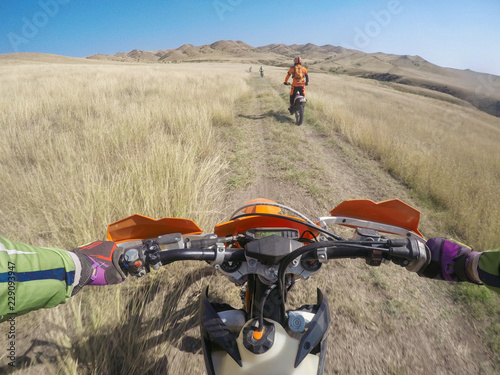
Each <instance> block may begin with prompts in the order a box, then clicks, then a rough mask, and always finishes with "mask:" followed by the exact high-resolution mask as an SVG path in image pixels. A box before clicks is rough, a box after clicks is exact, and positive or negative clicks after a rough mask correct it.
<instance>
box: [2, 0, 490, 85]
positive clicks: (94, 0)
mask: <svg viewBox="0 0 500 375" xmlns="http://www.w3.org/2000/svg"><path fill="white" fill-rule="evenodd" d="M499 21H500V1H499V0H478V1H476V2H473V1H471V0H468V1H465V0H454V1H452V0H351V1H348V0H343V1H338V0H328V1H327V0H319V1H308V2H307V1H302V2H293V1H282V0H266V1H263V0H253V1H251V0H196V1H190V0H186V1H181V0H177V1H167V0H143V1H138V0H134V1H131V0H120V1H111V0H108V1H107V0H85V1H84V0H1V3H0V53H10V52H43V53H52V54H59V55H66V56H75V57H84V56H89V55H92V54H95V53H104V54H113V53H116V52H128V51H130V50H133V49H142V50H149V51H152V50H158V49H168V48H176V47H179V46H181V45H182V44H185V43H190V44H194V45H203V44H210V43H213V42H215V41H217V40H242V41H244V42H246V43H248V44H250V45H252V46H254V47H258V46H263V45H266V44H271V43H284V44H305V43H314V44H317V45H323V44H332V45H335V46H343V47H347V48H353V49H357V50H360V51H364V52H385V53H395V54H407V55H419V56H421V57H423V58H425V59H426V60H429V61H430V62H433V63H435V64H438V65H441V66H447V67H454V68H459V69H466V68H469V69H472V70H476V71H481V72H488V73H493V74H497V75H500V42H499V41H500V22H499ZM303 57H304V58H305V59H307V56H303Z"/></svg>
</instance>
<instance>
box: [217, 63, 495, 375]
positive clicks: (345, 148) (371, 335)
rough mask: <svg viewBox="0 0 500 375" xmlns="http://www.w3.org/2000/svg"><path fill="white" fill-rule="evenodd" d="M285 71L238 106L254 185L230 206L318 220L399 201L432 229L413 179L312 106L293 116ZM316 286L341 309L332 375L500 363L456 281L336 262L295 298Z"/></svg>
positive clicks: (232, 192)
mask: <svg viewBox="0 0 500 375" xmlns="http://www.w3.org/2000/svg"><path fill="white" fill-rule="evenodd" d="M280 74H281V73H280V72H277V73H276V74H275V75H273V74H272V73H271V74H269V75H266V78H264V79H260V78H251V79H250V80H249V85H250V86H251V88H252V90H253V95H252V96H251V97H249V98H247V99H245V100H244V101H243V102H242V103H241V105H240V107H239V108H238V114H237V117H236V121H235V124H234V125H233V127H234V128H235V129H237V131H236V132H235V133H236V134H238V137H240V138H239V139H238V141H237V142H233V144H234V145H236V146H237V147H243V148H245V149H246V150H248V151H249V152H248V153H247V154H246V157H245V160H244V163H245V165H246V168H247V172H246V173H247V176H249V178H248V179H247V183H246V184H245V186H240V187H236V188H233V189H229V191H228V199H227V202H228V207H230V209H234V208H236V207H238V206H239V205H242V204H243V203H244V202H246V201H248V200H250V199H255V198H268V199H271V200H274V201H277V202H279V203H283V204H285V205H288V206H290V207H293V208H295V209H297V210H299V211H301V212H303V213H304V214H306V215H308V216H309V217H311V218H316V217H317V216H322V215H327V214H328V211H329V210H330V209H332V208H333V207H334V206H336V205H337V204H339V203H340V202H342V201H343V200H346V199H360V198H365V199H371V200H374V201H381V200H386V199H391V198H399V199H401V200H403V201H404V202H406V203H408V204H410V205H412V206H414V207H416V208H417V209H420V211H421V213H422V215H421V224H422V225H421V229H422V231H423V232H424V234H425V233H426V232H427V233H429V232H430V233H432V232H433V230H434V224H433V222H432V217H431V215H428V214H426V213H425V212H426V208H424V207H421V204H419V202H418V201H416V200H415V199H414V198H413V197H412V195H411V192H410V191H409V190H408V189H407V188H406V186H405V185H403V184H402V183H400V182H399V181H398V180H396V179H394V178H393V177H391V176H390V175H389V174H388V173H387V172H386V171H385V170H384V169H383V168H382V167H381V166H380V164H379V163H378V162H377V161H376V160H373V159H372V158H370V157H369V156H368V155H367V154H366V153H363V152H361V151H360V150H359V149H357V148H356V147H354V146H352V145H351V144H349V143H348V142H347V141H346V140H344V139H343V138H342V137H341V136H339V135H335V134H334V135H327V134H324V133H322V132H321V131H320V130H318V129H320V127H315V126H314V122H315V121H318V120H317V119H316V116H315V114H314V113H313V112H312V108H311V107H306V117H305V120H304V124H303V125H302V126H296V125H295V124H294V123H293V119H292V117H291V116H289V114H288V111H287V104H288V103H287V95H286V94H287V93H283V91H281V90H282V88H281V87H280V85H279V82H280ZM236 151H237V150H236V149H234V148H233V149H232V150H231V152H233V153H234V152H236ZM336 231H337V232H339V231H338V230H336ZM349 233H350V232H349ZM339 234H341V235H344V236H346V234H345V232H344V231H341V232H340V233H339ZM316 287H319V288H321V289H322V290H323V291H324V292H325V294H326V295H327V296H328V299H329V301H330V313H331V316H332V323H331V326H330V339H329V346H328V352H327V357H326V364H325V374H383V373H394V374H395V373H397V374H410V373H411V374H427V373H437V372H439V373H453V374H469V373H481V372H482V371H483V370H482V366H485V367H484V368H485V369H493V368H494V367H493V365H492V364H491V363H492V362H491V358H490V357H489V354H488V351H487V349H485V348H484V346H483V347H481V346H478V345H477V343H478V342H481V336H480V334H478V333H477V332H476V331H474V329H473V327H472V326H471V325H464V324H463V322H464V321H466V320H467V319H468V318H467V315H466V313H464V311H463V309H462V308H461V307H460V306H457V305H456V304H454V303H453V301H452V299H451V298H450V296H449V292H448V290H449V289H447V288H450V286H448V285H443V284H440V283H436V282H433V281H428V280H425V279H420V278H419V277H418V276H417V275H415V274H413V273H410V272H407V271H406V270H404V269H402V268H400V267H398V266H396V265H393V264H391V265H384V266H381V267H378V268H373V267H369V266H366V265H365V264H364V263H363V262H362V261H359V260H358V261H351V260H341V261H331V262H330V264H328V265H327V268H326V269H325V270H324V271H323V272H322V273H320V274H318V275H316V276H315V277H313V278H312V279H311V280H310V281H308V282H302V283H299V284H298V285H297V286H296V288H294V291H293V292H292V293H291V295H290V304H291V305H294V304H297V305H301V304H303V303H315V300H314V299H315V298H314V296H315V295H316ZM287 307H288V308H290V306H287ZM443 316H448V318H447V319H446V320H443V319H442V317H443ZM469 319H470V317H469ZM423 322H425V324H424V323H423ZM465 337H467V341H464V340H465ZM446 342H448V343H452V342H454V343H456V342H464V345H467V348H468V349H467V351H464V350H462V352H463V353H462V354H461V355H460V356H459V355H458V354H456V353H454V352H453V351H451V352H450V351H449V350H447V347H448V346H447V345H443V343H446ZM457 350H459V349H457ZM459 351H460V350H459ZM485 373H487V371H486V372H485Z"/></svg>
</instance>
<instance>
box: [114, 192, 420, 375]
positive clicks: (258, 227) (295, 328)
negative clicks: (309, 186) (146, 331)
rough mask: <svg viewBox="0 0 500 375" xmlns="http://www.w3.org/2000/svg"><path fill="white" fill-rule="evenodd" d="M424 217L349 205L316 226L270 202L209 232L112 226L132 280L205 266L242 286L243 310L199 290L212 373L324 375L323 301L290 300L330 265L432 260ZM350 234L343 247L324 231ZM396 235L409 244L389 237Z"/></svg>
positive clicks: (172, 221)
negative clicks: (298, 303)
mask: <svg viewBox="0 0 500 375" xmlns="http://www.w3.org/2000/svg"><path fill="white" fill-rule="evenodd" d="M419 217H420V213H419V212H418V211H417V210H415V209H413V208H412V207H410V206H408V205H406V204H405V203H403V202H401V201H399V200H397V199H393V200H389V201H384V202H380V203H374V202H372V201H369V200H350V201H345V202H343V203H341V204H340V205H338V206H337V207H335V208H334V209H333V210H332V211H330V216H326V217H320V218H318V219H317V220H316V221H312V220H310V219H308V218H307V217H306V216H304V215H303V214H301V213H300V212H298V211H296V210H294V209H292V208H290V207H287V206H284V205H282V204H278V203H275V202H273V201H270V200H267V199H256V200H253V201H250V202H248V203H247V204H245V205H243V206H242V207H240V208H238V209H237V210H236V211H235V212H234V213H233V214H232V215H231V216H230V218H229V220H228V221H227V222H224V223H221V224H218V225H216V227H215V229H214V233H213V234H202V231H201V229H200V228H199V227H198V226H197V225H196V224H195V223H194V222H193V221H191V220H188V219H180V218H164V219H161V220H155V219H151V218H148V217H145V216H141V215H132V216H129V217H127V218H124V219H122V220H119V221H117V222H115V223H112V224H110V225H109V226H108V239H109V240H112V241H115V242H117V243H118V244H119V246H120V247H122V248H123V249H124V250H125V251H124V254H123V255H122V257H121V259H120V265H121V267H122V269H123V270H124V271H125V272H126V273H127V274H129V275H134V276H143V275H145V274H146V273H147V272H149V271H151V269H154V270H157V269H159V268H160V266H166V265H168V264H170V263H173V262H176V261H181V260H192V261H203V262H207V263H209V264H210V265H211V266H213V267H214V268H215V269H216V270H218V271H219V272H220V273H222V274H223V275H224V276H225V277H227V279H228V280H229V282H230V284H236V285H239V286H241V287H242V290H243V291H244V293H242V296H241V297H242V305H243V306H242V307H241V308H235V307H232V306H230V305H228V304H225V303H224V304H222V303H215V302H212V301H211V300H210V297H209V294H208V287H207V288H206V289H205V290H204V291H203V292H202V293H201V296H200V308H199V321H200V331H201V341H202V348H203V356H204V360H205V367H206V371H207V374H209V375H228V374H231V375H242V374H262V375H270V374H273V375H280V374H282V375H302V374H308V375H311V374H317V375H321V374H323V370H324V363H325V355H326V349H327V345H326V338H327V333H328V327H329V324H330V312H329V308H328V302H327V298H326V296H325V295H324V293H323V292H322V291H321V290H319V289H317V298H316V299H317V300H316V303H315V304H314V305H304V306H302V307H299V308H295V309H287V308H286V301H287V295H288V294H289V293H290V291H291V289H292V287H293V286H294V284H295V283H296V282H298V281H299V280H302V281H303V280H308V279H309V278H310V277H311V276H314V275H315V274H317V273H319V272H321V271H322V270H323V269H324V268H325V267H326V266H327V263H328V261H329V260H331V259H339V258H363V259H365V260H366V262H367V263H368V264H369V265H372V266H379V265H380V264H381V263H382V262H389V261H393V262H394V263H396V264H398V265H400V266H403V267H406V268H407V269H409V270H416V269H420V267H422V265H424V264H426V263H427V262H428V259H429V257H428V254H427V250H426V247H425V239H424V238H423V236H422V235H421V234H420V232H419V231H418V222H419ZM333 224H338V225H344V226H348V227H351V228H355V229H354V236H353V238H352V239H349V240H346V239H344V238H342V237H340V236H338V235H336V234H335V233H333V232H331V231H330V230H329V228H328V227H327V225H333ZM380 232H384V233H392V234H395V235H397V236H401V237H404V238H401V239H398V238H395V239H394V238H388V237H386V236H383V235H381V234H380Z"/></svg>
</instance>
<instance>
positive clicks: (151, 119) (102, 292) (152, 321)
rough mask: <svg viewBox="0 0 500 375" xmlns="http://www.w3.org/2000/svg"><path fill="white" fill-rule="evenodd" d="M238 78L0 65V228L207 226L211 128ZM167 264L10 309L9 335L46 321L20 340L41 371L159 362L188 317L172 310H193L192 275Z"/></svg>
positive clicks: (144, 369) (29, 234) (224, 121)
mask: <svg viewBox="0 0 500 375" xmlns="http://www.w3.org/2000/svg"><path fill="white" fill-rule="evenodd" d="M207 72H209V73H207ZM244 78H245V75H244V74H241V73H239V69H238V68H229V69H226V70H219V69H217V68H210V67H207V66H197V67H196V68H192V67H189V68H186V67H183V66H181V65H175V66H174V65H169V66H151V65H123V64H119V65H102V66H99V65H97V66H96V65H85V64H82V65H57V64H54V65H42V64H40V65H37V64H35V65H26V66H23V65H20V66H12V65H11V66H3V67H2V66H0V87H1V88H2V89H1V90H0V132H1V137H0V228H1V235H3V236H7V237H9V238H10V239H12V240H17V241H24V242H27V243H31V244H36V245H50V246H56V247H61V248H65V249H71V248H73V247H76V246H77V245H80V244H84V243H87V242H89V241H91V240H97V239H103V238H105V233H106V227H107V225H108V224H109V223H111V222H113V221H115V220H118V219H121V218H123V217H125V216H127V215H130V214H133V213H141V214H144V215H147V216H151V217H153V218H161V217H166V216H175V217H187V218H190V219H193V220H194V221H195V222H196V223H198V225H200V227H202V228H204V229H206V230H207V231H211V228H212V227H213V225H214V224H215V222H217V221H219V220H220V219H221V216H222V214H221V209H220V207H221V203H222V202H223V199H224V195H223V188H224V186H225V184H224V179H223V178H221V177H224V174H225V173H226V167H227V165H226V162H225V156H224V145H223V144H222V143H221V142H220V140H219V139H218V138H217V136H216V133H217V131H216V130H215V128H216V127H220V126H224V127H227V126H230V125H231V124H232V122H233V121H234V108H235V105H236V102H237V101H238V100H239V98H241V97H242V96H245V95H248V90H249V89H248V87H247V84H246V82H245V80H244ZM224 214H225V212H224ZM165 272H167V271H166V270H162V271H161V272H158V277H157V278H154V277H152V278H148V279H147V280H128V281H127V283H124V284H121V285H119V286H115V287H109V288H97V289H93V288H89V289H88V290H86V291H85V293H81V295H77V296H75V297H74V298H72V299H71V301H70V302H68V304H66V305H61V306H58V307H57V308H55V309H53V310H50V311H42V312H38V313H34V314H30V315H28V316H24V317H19V319H18V321H17V323H18V326H19V327H20V328H19V330H22V331H23V332H30V331H31V329H36V328H35V327H37V326H43V327H49V328H48V329H45V330H42V331H43V332H44V333H43V334H42V336H41V337H36V336H33V337H29V334H28V335H27V336H25V337H24V341H25V342H29V341H31V342H33V343H34V344H33V346H32V350H38V349H37V345H35V343H39V345H41V347H42V352H43V354H42V355H40V356H38V361H39V362H42V366H43V369H44V372H48V373H65V374H76V373H81V374H84V373H85V374H86V373H89V374H106V373H108V374H112V373H124V374H125V373H139V372H141V373H150V372H154V371H158V370H159V369H162V371H165V369H166V367H167V365H168V359H167V358H166V356H167V354H165V353H166V352H167V351H168V350H169V349H168V348H169V347H172V345H175V344H176V343H178V342H179V340H180V337H181V336H182V335H181V334H180V333H181V332H184V330H185V329H186V327H187V325H186V324H188V323H189V324H191V323H192V319H191V320H189V321H188V322H187V323H186V322H184V321H183V319H185V316H190V314H191V313H193V311H194V310H195V309H196V307H193V306H191V304H190V301H188V302H186V301H185V302H183V303H181V302H180V299H181V297H182V296H183V293H184V291H185V290H189V286H190V285H191V284H192V283H194V282H196V280H197V279H199V278H200V271H193V272H190V271H189V268H186V267H176V268H175V269H173V270H172V269H170V270H169V271H168V273H165ZM190 275H191V276H190ZM152 302H154V303H152ZM178 308H180V309H181V311H182V312H183V313H179V311H177V309H178ZM189 324H188V326H189ZM21 327H22V328H21ZM172 327H174V328H172ZM167 328H168V329H167ZM179 345H180V344H179ZM33 348H35V349H33ZM172 350H174V353H175V350H176V349H175V347H174V348H173V349H172ZM169 353H170V352H169ZM35 354H36V352H35V353H28V354H27V356H28V358H29V356H30V355H32V357H31V358H32V359H34V357H35V356H36V355H35ZM170 354H171V353H170ZM170 354H169V355H170ZM23 361H24V362H22V363H20V365H22V366H21V367H23V368H26V367H29V361H27V360H26V358H24V360H23ZM198 361H199V358H198ZM196 367H197V368H200V369H201V368H202V366H196ZM36 368H38V367H36ZM3 369H7V367H3ZM20 371H21V373H26V372H25V371H29V370H27V369H23V370H20ZM34 371H40V370H34Z"/></svg>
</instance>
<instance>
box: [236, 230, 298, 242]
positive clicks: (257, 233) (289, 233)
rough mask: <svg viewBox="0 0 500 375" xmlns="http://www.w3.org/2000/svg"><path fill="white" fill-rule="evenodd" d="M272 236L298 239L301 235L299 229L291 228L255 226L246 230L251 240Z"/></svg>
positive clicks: (247, 236)
mask: <svg viewBox="0 0 500 375" xmlns="http://www.w3.org/2000/svg"><path fill="white" fill-rule="evenodd" d="M270 236H279V237H284V238H290V239H297V238H299V237H300V235H299V231H298V230H297V229H290V228H253V229H248V230H246V231H245V237H246V239H247V240H251V241H252V240H259V239H261V238H265V237H270Z"/></svg>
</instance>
